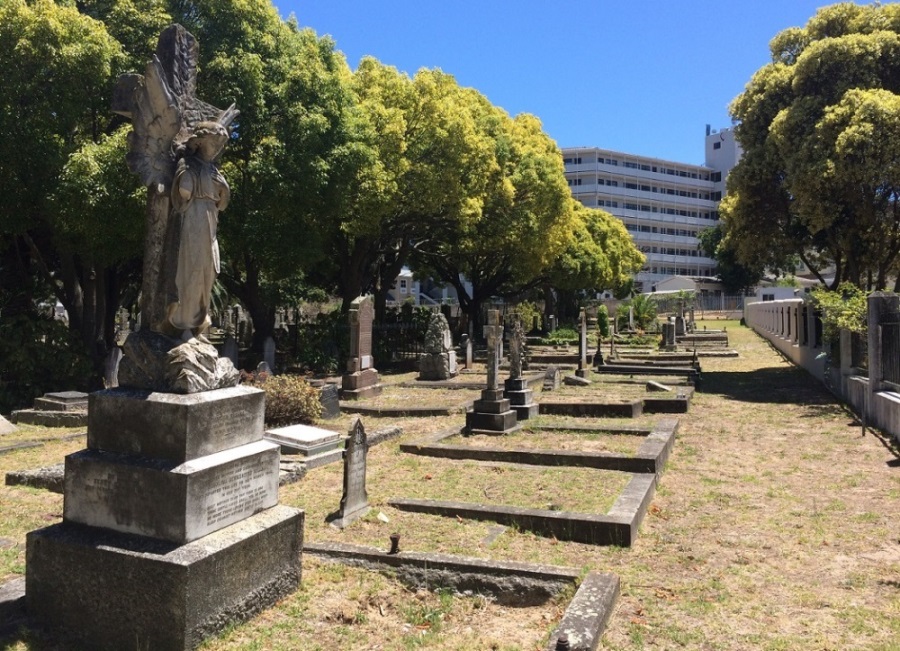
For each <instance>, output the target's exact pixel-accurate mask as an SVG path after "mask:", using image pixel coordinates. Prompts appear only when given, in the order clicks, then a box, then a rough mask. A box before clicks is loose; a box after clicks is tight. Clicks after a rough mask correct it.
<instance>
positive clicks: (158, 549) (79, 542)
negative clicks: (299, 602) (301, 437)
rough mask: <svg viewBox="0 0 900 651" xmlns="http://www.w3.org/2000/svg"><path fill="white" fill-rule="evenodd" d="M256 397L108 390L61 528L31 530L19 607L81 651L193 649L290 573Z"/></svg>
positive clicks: (68, 481) (272, 593) (294, 570)
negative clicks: (25, 607) (77, 643)
mask: <svg viewBox="0 0 900 651" xmlns="http://www.w3.org/2000/svg"><path fill="white" fill-rule="evenodd" d="M264 410H265V404H264V393H263V392H262V391H260V390H259V389H254V388H250V387H242V386H237V387H232V388H228V389H219V390H215V391H206V392H200V393H194V394H188V395H178V394H164V393H151V392H149V391H141V390H129V389H110V390H106V391H99V392H97V393H95V394H92V395H91V397H90V405H89V410H88V436H87V441H88V448H87V449H86V450H82V451H80V452H76V453H74V454H71V455H69V456H68V457H66V463H65V467H66V471H65V501H64V507H63V522H62V523H61V524H58V525H54V526H51V527H48V528H46V529H41V530H38V531H33V532H31V533H30V534H29V535H28V541H27V565H26V601H27V604H28V609H29V612H30V613H31V614H32V615H33V616H35V617H36V618H38V619H39V620H42V621H44V622H45V623H47V624H48V625H50V626H52V627H57V628H60V629H62V630H63V631H64V633H65V635H66V636H67V637H72V636H76V637H77V638H78V639H79V640H80V641H81V642H82V643H83V644H84V645H85V646H87V647H89V648H92V649H124V648H150V649H156V648H159V649H191V648H194V647H195V646H197V645H198V644H199V643H200V641H202V639H203V638H204V637H206V636H208V635H210V634H212V633H215V632H217V631H218V630H221V629H222V628H224V627H225V626H227V625H228V623H230V622H232V621H235V620H241V619H245V618H246V617H249V616H250V615H252V614H254V613H256V612H258V611H259V610H261V609H263V608H265V607H267V606H269V605H271V604H272V603H274V602H275V601H277V600H278V599H280V598H282V597H283V596H285V595H287V594H288V593H289V592H291V591H292V590H293V589H294V588H296V586H297V585H298V583H299V580H300V550H301V549H302V535H303V512H302V511H298V510H296V509H291V508H287V507H280V506H278V505H277V503H278V475H279V463H278V462H279V457H280V452H279V445H278V444H276V443H274V442H269V441H265V440H263V413H264Z"/></svg>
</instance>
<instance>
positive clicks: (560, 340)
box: [544, 328, 579, 344]
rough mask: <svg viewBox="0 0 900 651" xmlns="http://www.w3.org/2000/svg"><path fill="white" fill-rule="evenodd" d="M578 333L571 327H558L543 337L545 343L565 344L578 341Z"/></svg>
mask: <svg viewBox="0 0 900 651" xmlns="http://www.w3.org/2000/svg"><path fill="white" fill-rule="evenodd" d="M578 336H579V335H578V333H577V332H576V331H575V330H573V329H572V328H559V329H558V330H554V331H553V332H551V333H550V334H549V335H547V336H546V337H545V338H544V342H545V343H547V344H567V343H569V342H570V341H578Z"/></svg>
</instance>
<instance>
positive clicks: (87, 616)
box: [26, 25, 304, 651]
mask: <svg viewBox="0 0 900 651" xmlns="http://www.w3.org/2000/svg"><path fill="white" fill-rule="evenodd" d="M197 59H198V53H197V44H196V41H195V40H194V38H193V36H191V35H190V34H189V33H188V32H186V31H185V30H184V28H183V27H181V26H180V25H173V26H171V27H169V28H167V29H166V30H165V31H164V32H163V33H162V35H161V36H160V40H159V45H158V46H157V54H156V56H155V57H154V59H153V61H152V62H151V63H150V64H148V66H147V71H146V75H145V76H140V75H126V76H124V78H122V79H121V80H120V85H119V88H118V90H117V100H116V102H117V104H118V106H119V112H122V113H124V114H126V115H127V116H129V117H132V118H133V122H134V129H135V131H134V132H133V133H132V134H129V143H130V144H131V146H132V151H131V152H130V153H129V159H128V162H129V166H130V167H131V168H132V169H135V167H136V165H137V164H138V163H140V162H141V161H140V160H138V159H139V154H140V152H135V150H134V147H135V141H140V142H142V143H144V144H145V145H146V144H147V143H146V140H147V137H148V135H147V134H148V129H149V130H151V131H152V130H153V129H162V128H168V127H169V126H171V124H172V123H174V124H175V125H176V126H178V127H179V130H178V131H177V134H176V137H177V138H178V139H181V140H183V142H181V144H183V145H185V147H186V148H187V151H191V149H190V142H191V139H192V138H193V139H195V140H196V139H199V140H200V141H202V142H205V140H204V138H207V137H209V135H210V134H211V133H212V134H219V136H222V137H224V131H222V130H221V129H218V127H215V125H211V123H210V120H218V121H219V126H221V125H222V124H223V123H222V122H221V121H222V120H227V122H230V121H231V119H233V117H234V112H233V111H231V110H229V111H226V112H220V111H218V109H215V108H214V107H211V106H209V105H207V104H204V103H203V102H200V101H199V100H198V99H196V98H195V97H193V94H192V93H193V89H194V88H195V85H196V64H197ZM216 115H218V116H219V117H218V118H216ZM229 116H230V117H229ZM163 123H164V124H163ZM204 125H205V126H204ZM204 134H205V135H204ZM156 135H157V136H159V134H156ZM163 141H164V143H165V142H168V141H165V138H163ZM156 144H159V143H158V142H157V143H156ZM171 144H177V143H175V142H172V143H171ZM195 144H196V143H195ZM204 147H205V145H204ZM176 150H177V151H181V149H180V148H179V147H175V148H170V147H168V146H166V147H162V149H161V150H160V151H158V152H156V155H157V156H158V157H160V160H159V161H157V162H159V163H160V165H161V167H160V168H158V170H163V171H165V170H169V171H170V172H172V173H174V170H175V169H176V167H177V168H178V169H179V170H180V172H179V173H185V174H187V173H191V170H192V169H193V168H192V167H190V166H191V165H194V164H195V163H198V161H193V162H185V161H184V160H183V159H182V162H184V163H185V165H183V166H179V162H178V160H177V159H176V158H174V156H176ZM206 153H208V152H206ZM136 157H137V158H136ZM205 163H206V164H209V165H212V163H211V161H205ZM155 169H156V168H155ZM212 173H213V171H212V169H210V168H207V169H205V171H203V172H202V174H212ZM215 173H216V174H217V173H218V172H217V171H216V172H215ZM153 174H156V172H153ZM142 178H143V177H142ZM203 178H204V177H202V176H201V177H200V179H201V180H202V179H203ZM153 179H154V180H153V183H150V184H148V185H149V186H150V187H151V193H150V195H151V196H150V199H149V204H150V205H149V209H148V218H149V219H148V221H153V220H154V219H158V220H162V223H157V222H155V221H153V223H152V224H149V228H150V232H149V233H148V237H147V246H146V248H145V267H144V271H145V278H144V284H143V288H144V290H147V291H146V293H145V295H143V296H142V314H143V316H144V317H145V326H148V328H147V329H145V330H143V331H142V333H144V334H147V335H148V336H146V337H143V338H141V337H139V338H138V339H137V340H136V341H137V346H136V347H133V348H132V350H131V355H132V356H131V358H130V360H131V363H132V367H133V368H132V376H129V377H137V375H140V374H141V373H143V372H144V370H145V369H144V367H143V366H142V364H144V363H145V362H146V363H147V364H148V365H157V366H158V365H159V364H168V362H166V361H165V358H166V355H163V361H160V360H159V358H158V355H157V353H159V352H160V351H159V350H157V349H154V346H155V345H156V344H157V343H159V342H160V341H161V339H160V337H162V338H165V337H166V335H164V334H163V333H162V332H157V331H156V330H154V328H157V327H160V324H161V323H162V321H161V319H163V318H168V317H166V316H165V315H166V314H168V312H167V301H169V300H170V296H171V295H170V293H169V292H168V291H167V289H166V287H167V285H168V282H169V281H171V280H172V278H171V277H168V278H167V276H166V274H169V273H172V272H173V267H174V265H175V263H176V261H177V259H178V255H177V251H173V250H170V248H169V247H171V246H173V242H177V240H169V239H168V238H167V237H166V236H165V233H166V232H169V231H167V228H168V226H167V225H166V222H170V221H173V222H175V223H178V222H180V221H181V220H180V218H178V215H177V214H175V212H174V209H173V207H172V206H170V205H169V197H170V192H168V191H166V192H160V191H159V188H160V187H162V188H165V189H168V188H171V187H173V186H172V183H175V181H173V179H172V178H171V177H165V176H162V177H160V178H156V177H153ZM157 183H158V184H157ZM222 183H224V181H222ZM193 199H194V200H198V201H205V200H206V199H204V198H203V197H193ZM203 223H206V222H203ZM192 235H196V233H194V234H192ZM207 235H208V234H207ZM195 245H196V243H195ZM175 248H176V249H177V246H176V247H175ZM201 248H202V247H201ZM191 250H192V251H193V248H192V249H191ZM147 259H149V260H150V262H149V263H148V260H147ZM148 264H149V265H150V266H149V267H148ZM148 269H149V272H148ZM183 307H184V306H182V308H183ZM205 327H206V326H205V325H204V324H203V323H200V324H198V325H192V326H190V329H185V331H184V332H182V336H183V337H184V338H187V337H188V335H191V336H192V337H193V338H194V341H195V343H190V342H189V341H185V342H184V344H183V345H184V346H188V348H190V349H192V350H193V349H198V350H199V349H201V348H202V349H203V350H201V351H200V353H198V355H197V358H196V359H195V360H194V361H195V362H197V364H199V366H192V365H190V364H188V365H185V364H182V363H179V362H177V360H175V364H174V365H175V366H176V367H177V368H178V369H179V372H181V371H185V372H194V371H196V372H198V373H199V372H201V371H202V372H203V373H207V374H208V375H210V376H211V377H209V378H206V380H210V382H205V380H204V379H203V378H199V379H197V381H196V382H194V381H193V380H190V379H188V380H186V382H187V383H188V384H190V387H187V386H186V384H185V383H181V384H179V383H177V382H176V383H165V384H164V387H168V389H165V388H164V389H162V390H160V388H159V387H158V386H157V385H156V384H155V383H154V382H149V386H143V387H140V388H135V387H134V385H131V388H129V386H128V383H125V382H123V384H124V385H125V388H122V387H120V388H116V389H106V390H103V391H98V392H96V393H93V394H91V395H90V397H89V399H88V410H87V420H88V423H87V448H86V449H84V450H81V451H79V452H76V453H74V454H70V455H69V456H67V457H66V459H65V475H64V483H65V501H64V505H63V520H62V522H61V523H59V524H54V525H51V526H49V527H46V528H44V529H39V530H36V531H32V532H30V533H29V534H28V536H27V542H26V602H27V607H28V612H29V615H30V616H31V617H33V618H34V619H35V620H36V621H38V622H40V623H42V624H46V625H48V626H50V627H52V628H56V629H58V630H59V631H61V632H62V633H63V634H64V635H65V636H66V639H67V640H73V641H75V642H77V644H75V645H74V646H78V647H82V646H83V647H85V648H91V649H100V650H104V651H105V650H110V651H111V650H120V649H135V648H140V649H166V650H171V649H179V650H181V649H184V650H187V649H193V648H195V647H197V646H198V645H199V644H200V643H201V642H202V640H203V639H204V638H206V637H208V636H209V635H212V634H214V633H216V632H218V631H220V630H222V629H223V628H225V627H226V626H228V625H229V624H230V623H232V622H235V621H241V620H245V619H247V618H249V617H252V616H253V615H255V614H256V613H258V612H260V611H261V610H263V609H265V608H267V607H269V606H270V605H272V604H273V603H275V602H276V601H278V600H280V599H281V598H283V597H284V596H286V595H287V594H289V593H290V592H292V591H293V590H294V589H296V587H297V586H298V585H299V582H300V575H301V562H300V559H301V550H302V548H303V518H304V514H303V512H302V511H300V510H297V509H293V508H288V507H285V506H279V505H278V478H279V463H278V462H279V446H278V445H277V444H275V443H270V442H268V441H264V440H263V415H264V410H265V402H264V401H265V394H264V393H263V392H262V391H261V390H259V389H255V388H252V387H246V386H228V387H226V388H221V385H220V383H219V380H220V379H221V378H219V379H216V377H217V376H216V375H215V373H216V368H217V367H219V366H220V365H219V364H218V363H217V361H216V358H217V353H215V349H214V348H213V347H212V346H211V345H209V344H208V343H204V342H203V341H200V339H201V338H202V331H203V330H205ZM137 334H141V333H137ZM133 336H134V335H131V336H129V339H128V341H131V340H132V337H133ZM166 346H168V344H166ZM126 347H127V344H126ZM142 347H146V348H145V349H142ZM181 347H182V346H181V345H179V346H176V347H175V348H173V349H172V350H176V349H179V348H181ZM163 348H164V349H166V350H168V349H167V348H166V347H165V346H164V347H163ZM207 348H208V349H212V351H213V353H210V354H209V355H207V353H208V350H207ZM195 352H196V351H195ZM144 354H146V356H145V357H142V355H144ZM185 354H188V353H185ZM128 355H129V352H128V351H127V350H126V357H125V359H126V360H127V359H129V357H128ZM170 361H172V360H170ZM218 361H223V360H218ZM124 363H125V360H123V365H124ZM228 366H229V367H230V368H231V370H232V371H233V370H234V369H233V367H231V366H230V364H228ZM201 367H202V368H201ZM191 369H193V370H191ZM121 370H122V369H120V371H121ZM219 370H221V369H219ZM155 373H156V371H152V372H151V373H149V376H150V377H153V376H155ZM119 379H120V380H122V379H123V378H122V373H121V372H120V378H119ZM203 386H205V387H206V388H202V387H203ZM211 387H215V388H211ZM188 388H190V390H189V391H188V390H186V389H188ZM185 393H187V394H189V395H185ZM57 397H58V398H59V397H60V396H57ZM62 398H66V399H67V397H66V396H62Z"/></svg>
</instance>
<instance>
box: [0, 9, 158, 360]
mask: <svg viewBox="0 0 900 651" xmlns="http://www.w3.org/2000/svg"><path fill="white" fill-rule="evenodd" d="M124 64H125V57H124V55H123V51H122V48H121V45H120V44H119V43H118V42H117V41H116V40H115V39H114V38H112V37H111V36H110V34H109V33H108V31H107V30H106V29H105V28H104V26H103V24H101V23H100V22H98V21H96V20H94V19H92V18H91V17H89V16H87V15H84V14H81V13H79V12H78V11H77V10H76V9H75V8H73V7H70V6H65V5H58V4H56V3H53V2H49V1H46V0H44V1H38V2H32V3H26V2H24V1H21V0H8V1H6V2H3V3H2V4H0V71H2V72H0V133H2V134H3V137H2V138H0V234H2V235H0V246H2V248H3V250H4V251H5V253H4V259H5V260H7V261H8V264H7V266H6V268H5V273H6V274H7V275H8V277H10V278H12V279H14V280H13V281H12V282H13V283H14V284H13V285H12V286H13V287H16V288H20V289H21V290H22V291H23V292H24V294H21V295H19V296H15V297H12V296H10V293H9V292H10V290H9V289H8V288H6V289H4V298H5V299H7V300H11V301H12V303H14V304H15V306H16V307H14V308H13V310H12V311H11V310H10V309H7V310H6V312H5V313H4V315H5V316H6V317H10V316H12V314H13V313H14V312H20V313H21V312H22V311H27V310H28V309H29V307H30V306H32V305H34V304H35V302H36V301H39V300H42V299H44V300H50V301H51V302H55V300H57V299H58V300H60V301H61V302H62V304H63V305H64V306H65V308H66V310H67V311H68V314H69V319H70V324H71V327H72V329H73V330H74V331H75V332H77V333H78V335H79V336H80V338H81V340H82V342H83V343H84V344H85V345H86V346H87V347H88V348H89V349H90V350H91V352H92V353H94V355H95V357H96V358H97V359H100V358H102V355H103V354H104V353H105V350H106V348H107V347H108V346H109V345H110V344H111V343H112V336H113V331H112V326H113V315H114V313H115V309H116V308H117V307H118V304H119V300H120V295H121V292H122V291H123V289H124V285H125V284H127V280H128V278H129V272H130V271H131V270H132V269H133V264H132V262H133V258H134V257H135V256H136V255H138V253H139V251H138V242H139V241H140V228H141V225H140V220H139V219H138V220H137V221H136V222H135V225H134V226H133V227H130V226H129V225H125V226H124V227H121V226H122V224H121V223H117V224H115V225H109V224H106V223H104V222H102V221H98V220H94V221H93V222H92V223H90V224H88V223H78V222H79V217H80V216H86V215H87V214H88V213H89V212H90V211H91V206H89V205H84V204H82V205H78V204H67V203H66V202H65V201H60V195H61V192H60V188H61V184H62V185H65V184H67V183H68V184H69V187H70V188H71V186H72V182H75V181H74V179H73V177H74V176H76V175H79V174H83V175H86V176H87V177H91V178H93V179H94V180H97V179H99V178H101V177H103V175H104V169H108V168H106V167H105V164H104V162H102V161H104V160H107V156H106V154H107V152H108V149H109V145H110V142H109V141H106V140H104V134H105V133H107V132H110V131H111V130H112V129H113V128H114V124H113V116H111V115H110V113H109V110H108V106H109V101H110V93H111V90H112V83H111V81H112V80H113V79H114V77H115V75H116V74H117V73H118V72H120V71H122V69H123V66H124ZM76 168H80V171H79V172H76V171H75V169H76ZM133 186H134V184H132V183H129V182H126V183H125V185H124V187H123V188H122V190H123V191H122V192H119V191H118V190H116V191H114V192H112V193H111V197H110V198H111V200H112V201H118V200H119V199H123V198H124V197H125V196H127V194H128V188H132V187H133ZM104 191H105V189H100V190H99V191H97V192H94V193H92V196H97V195H99V194H103V192H104ZM120 207H121V209H122V210H123V211H125V212H127V209H128V203H127V201H126V202H123V205H121V206H120ZM76 213H80V214H79V215H76ZM120 227H121V228H120ZM98 238H100V239H106V241H107V242H109V241H110V240H111V239H113V238H115V239H116V240H118V241H117V244H116V245H115V246H102V245H100V246H95V245H94V244H95V243H96V241H97V239H98ZM82 244H86V246H82ZM35 274H36V275H37V276H38V277H39V278H40V279H41V281H42V282H39V283H34V282H32V277H33V276H34V275H35ZM33 292H37V295H35V294H34V293H33ZM45 292H46V293H45ZM48 294H49V296H48ZM8 307H9V306H8Z"/></svg>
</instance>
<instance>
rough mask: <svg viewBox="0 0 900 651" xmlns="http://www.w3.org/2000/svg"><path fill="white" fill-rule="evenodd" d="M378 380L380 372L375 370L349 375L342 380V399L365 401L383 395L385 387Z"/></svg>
mask: <svg viewBox="0 0 900 651" xmlns="http://www.w3.org/2000/svg"><path fill="white" fill-rule="evenodd" d="M378 380H379V378H378V371H376V370H375V369H374V368H367V369H365V370H364V371H356V372H354V373H347V374H346V375H344V376H343V377H342V378H341V398H342V399H343V400H363V399H365V398H374V397H375V396H378V395H381V390H382V388H383V387H382V385H381V384H380V382H379V381H378Z"/></svg>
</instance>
